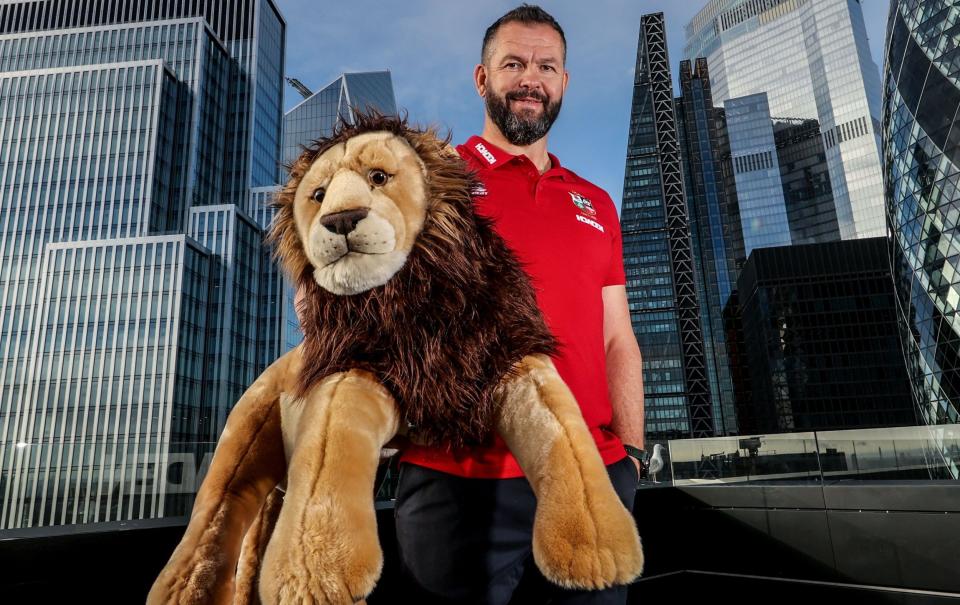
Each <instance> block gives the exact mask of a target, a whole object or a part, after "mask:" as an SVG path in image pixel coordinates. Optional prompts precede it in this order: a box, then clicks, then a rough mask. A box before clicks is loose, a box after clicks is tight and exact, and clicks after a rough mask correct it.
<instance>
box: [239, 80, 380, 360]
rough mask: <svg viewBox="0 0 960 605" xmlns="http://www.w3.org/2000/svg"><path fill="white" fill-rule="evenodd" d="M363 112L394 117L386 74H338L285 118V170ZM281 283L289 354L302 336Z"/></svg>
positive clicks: (285, 286)
mask: <svg viewBox="0 0 960 605" xmlns="http://www.w3.org/2000/svg"><path fill="white" fill-rule="evenodd" d="M366 110H375V111H378V112H380V113H381V114H383V115H397V100H396V97H395V96H394V92H393V81H392V79H391V76H390V72H389V71H367V72H357V73H345V74H340V75H339V76H337V77H336V78H335V79H334V80H333V82H331V83H329V84H327V85H326V86H324V87H323V88H321V89H320V90H318V91H317V92H315V93H313V94H311V95H310V96H309V97H307V98H306V99H304V100H303V101H301V102H300V103H298V104H297V105H296V106H294V107H293V108H292V109H290V111H288V112H287V113H286V114H284V116H283V164H284V165H285V166H286V165H290V164H291V163H292V162H294V161H295V160H296V159H297V157H299V156H300V152H301V151H302V150H303V148H304V147H307V146H309V145H310V144H311V143H312V142H313V141H315V140H316V139H319V138H321V137H326V136H330V134H332V133H333V129H334V127H335V126H336V125H337V123H338V122H339V121H340V120H341V119H343V120H348V121H350V122H352V121H353V119H354V115H355V112H357V111H366ZM256 191H258V192H261V193H262V194H263V195H268V196H269V195H272V194H273V193H274V192H275V191H277V187H273V188H265V189H258V190H256ZM283 281H284V283H283V292H284V294H283V299H284V302H283V305H282V306H281V311H280V313H281V316H280V318H279V322H280V325H281V329H282V333H283V340H282V346H283V351H289V350H290V349H292V348H293V347H295V346H297V345H298V344H300V342H301V341H302V340H303V333H302V332H301V331H300V321H299V320H298V319H297V315H296V311H295V310H294V307H293V297H294V294H295V293H294V291H293V288H292V286H291V285H290V284H289V283H288V282H287V280H286V279H284V280H283ZM270 308H273V307H272V306H271V307H270Z"/></svg>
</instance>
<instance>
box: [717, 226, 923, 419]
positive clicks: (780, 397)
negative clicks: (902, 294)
mask: <svg viewBox="0 0 960 605" xmlns="http://www.w3.org/2000/svg"><path fill="white" fill-rule="evenodd" d="M886 242H887V240H886V238H882V237H874V238H865V239H858V240H847V241H836V242H825V243H817V244H800V245H797V244H795V245H791V246H781V247H776V248H761V249H758V250H754V251H753V253H752V254H751V255H750V258H749V260H748V261H747V263H746V265H744V267H743V270H742V272H741V274H740V278H739V280H738V282H737V293H738V297H739V306H738V307H737V309H736V312H737V313H739V315H740V317H739V318H738V319H739V322H740V326H741V328H740V330H741V333H740V334H736V335H734V336H733V340H738V341H739V342H738V345H737V346H736V347H734V350H735V351H738V355H739V357H740V358H739V359H737V360H736V361H737V365H738V366H739V368H740V373H739V375H738V378H739V379H742V380H745V381H746V384H739V385H737V386H738V395H739V397H738V401H737V406H738V407H737V418H738V420H739V422H740V428H741V431H742V433H743V434H755V433H783V432H791V431H801V430H839V429H847V428H871V427H884V426H898V425H914V424H916V416H915V414H914V409H913V405H912V404H911V402H910V395H909V392H910V388H909V382H908V380H907V374H906V369H905V366H904V363H903V356H902V355H901V353H900V347H899V346H898V343H897V341H898V336H897V313H896V309H895V303H894V293H893V287H892V283H891V276H890V263H889V259H888V258H887V243H886Z"/></svg>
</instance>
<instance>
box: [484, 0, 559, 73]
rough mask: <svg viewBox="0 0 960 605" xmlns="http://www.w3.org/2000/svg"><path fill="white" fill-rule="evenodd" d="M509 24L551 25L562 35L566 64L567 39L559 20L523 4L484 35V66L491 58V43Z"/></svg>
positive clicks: (537, 7)
mask: <svg viewBox="0 0 960 605" xmlns="http://www.w3.org/2000/svg"><path fill="white" fill-rule="evenodd" d="M507 23H524V24H528V25H530V24H534V23H542V24H544V25H549V26H550V27H552V28H553V29H554V30H556V32H557V33H558V34H560V42H561V43H562V44H563V57H562V60H563V61H564V62H566V60H567V38H566V37H565V36H564V35H563V28H562V27H560V24H559V23H557V20H556V19H554V18H553V15H551V14H550V13H548V12H547V11H545V10H543V9H542V8H540V7H539V6H537V5H535V4H521V5H520V6H518V7H517V8H515V9H513V10H512V11H510V12H508V13H507V14H505V15H504V16H502V17H500V18H499V19H497V20H496V21H494V22H493V25H491V26H490V27H488V28H487V33H485V34H484V35H483V46H482V47H481V48H480V62H481V63H483V64H484V65H486V63H487V59H488V58H489V56H488V53H489V52H490V42H491V41H492V40H493V37H494V36H496V35H497V31H498V30H499V29H500V27H501V26H503V25H506V24H507Z"/></svg>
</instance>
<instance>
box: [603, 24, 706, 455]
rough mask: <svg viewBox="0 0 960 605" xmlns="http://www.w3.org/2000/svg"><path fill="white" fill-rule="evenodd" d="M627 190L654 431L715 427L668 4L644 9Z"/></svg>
mask: <svg viewBox="0 0 960 605" xmlns="http://www.w3.org/2000/svg"><path fill="white" fill-rule="evenodd" d="M622 199H623V205H622V208H621V217H620V224H621V230H622V233H623V262H624V269H625V271H626V279H627V297H628V302H629V305H630V316H631V320H632V322H633V329H634V333H635V334H636V336H637V340H638V342H639V344H640V350H641V351H642V352H643V359H644V362H643V381H644V405H645V416H646V433H647V438H648V439H650V440H663V439H670V438H681V437H691V436H693V437H696V436H712V435H713V434H714V410H713V407H712V400H711V389H710V379H709V376H708V372H707V361H706V354H705V350H704V336H703V329H702V326H701V316H700V309H701V306H700V298H699V295H698V290H697V284H696V277H695V272H696V268H695V266H694V263H695V260H694V257H693V247H692V242H691V237H690V223H689V215H688V212H687V201H686V197H685V195H684V181H683V167H682V157H681V149H680V143H679V140H678V137H677V124H676V117H675V112H674V98H673V79H672V78H671V76H670V62H669V57H668V55H667V42H666V33H665V28H664V21H663V14H662V13H656V14H651V15H644V16H643V17H642V18H641V23H640V37H639V42H638V47H637V63H636V70H635V72H634V85H633V103H632V107H631V112H630V129H629V136H628V140H627V158H626V169H625V172H624V183H623V198H622Z"/></svg>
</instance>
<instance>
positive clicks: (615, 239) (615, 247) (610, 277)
mask: <svg viewBox="0 0 960 605" xmlns="http://www.w3.org/2000/svg"><path fill="white" fill-rule="evenodd" d="M610 205H611V210H613V212H612V214H613V220H612V221H609V224H610V227H611V228H610V266H609V268H608V270H607V277H606V279H604V280H603V285H604V286H622V285H624V284H626V283H627V279H626V275H625V274H624V271H623V236H621V234H620V217H619V216H617V213H616V210H615V209H613V204H612V203H611V204H610Z"/></svg>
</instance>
